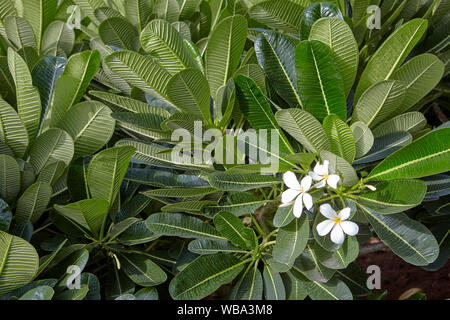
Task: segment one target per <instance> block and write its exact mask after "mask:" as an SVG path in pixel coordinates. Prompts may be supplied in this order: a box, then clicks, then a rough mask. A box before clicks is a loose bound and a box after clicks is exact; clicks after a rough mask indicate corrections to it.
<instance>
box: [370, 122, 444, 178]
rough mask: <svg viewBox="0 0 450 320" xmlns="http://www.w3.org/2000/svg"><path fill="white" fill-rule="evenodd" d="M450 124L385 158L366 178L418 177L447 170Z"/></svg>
mask: <svg viewBox="0 0 450 320" xmlns="http://www.w3.org/2000/svg"><path fill="white" fill-rule="evenodd" d="M449 164H450V128H444V129H440V130H435V131H432V132H430V133H428V134H427V135H425V136H423V137H421V138H419V139H417V140H416V141H414V142H412V143H411V144H409V145H407V146H405V147H403V148H402V149H400V150H398V151H396V152H395V153H393V154H391V155H390V156H388V157H387V158H386V159H384V160H383V161H382V162H381V163H380V164H379V165H378V166H376V167H375V169H373V170H372V172H371V173H370V174H369V176H368V177H367V178H366V180H367V181H368V180H391V179H396V178H421V177H426V176H430V175H433V174H437V173H441V172H446V171H449V170H450V165H449Z"/></svg>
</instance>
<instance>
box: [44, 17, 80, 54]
mask: <svg viewBox="0 0 450 320" xmlns="http://www.w3.org/2000/svg"><path fill="white" fill-rule="evenodd" d="M74 45H75V32H74V30H73V29H70V28H69V27H68V26H67V23H65V22H63V21H53V22H52V23H50V24H49V26H48V27H47V29H46V30H45V32H44V35H43V36H42V46H41V51H42V52H43V54H45V55H47V56H57V55H61V51H62V52H63V55H64V54H65V55H66V56H69V55H70V53H71V52H72V50H73V47H74Z"/></svg>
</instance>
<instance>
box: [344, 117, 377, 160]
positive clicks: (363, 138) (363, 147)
mask: <svg viewBox="0 0 450 320" xmlns="http://www.w3.org/2000/svg"><path fill="white" fill-rule="evenodd" d="M350 129H351V130H352V133H353V138H354V139H355V147H356V154H355V158H356V159H358V158H361V157H362V156H364V155H365V154H366V153H368V152H369V151H370V149H371V148H372V146H373V142H374V137H373V133H372V131H371V130H370V129H369V127H368V126H367V125H366V124H365V123H364V122H362V121H357V122H355V123H353V124H352V125H351V126H350Z"/></svg>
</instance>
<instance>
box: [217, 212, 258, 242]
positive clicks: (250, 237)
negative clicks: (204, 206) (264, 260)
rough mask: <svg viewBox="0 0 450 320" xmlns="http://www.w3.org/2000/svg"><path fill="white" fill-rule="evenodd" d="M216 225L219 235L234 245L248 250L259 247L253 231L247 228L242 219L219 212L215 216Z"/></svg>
mask: <svg viewBox="0 0 450 320" xmlns="http://www.w3.org/2000/svg"><path fill="white" fill-rule="evenodd" d="M214 225H215V226H216V228H217V231H219V233H220V234H221V235H222V236H223V237H225V238H227V239H228V240H230V241H231V242H232V243H233V244H235V245H237V246H239V247H241V248H243V249H247V250H253V249H255V247H256V246H257V240H256V235H255V232H254V231H253V229H251V228H247V227H245V226H244V224H243V223H242V221H241V219H239V218H238V217H236V216H235V215H234V214H232V213H229V212H219V213H218V214H216V215H215V216H214Z"/></svg>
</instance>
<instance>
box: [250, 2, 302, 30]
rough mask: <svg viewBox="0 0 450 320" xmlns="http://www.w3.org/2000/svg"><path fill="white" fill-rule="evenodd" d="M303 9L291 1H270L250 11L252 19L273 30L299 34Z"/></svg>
mask: <svg viewBox="0 0 450 320" xmlns="http://www.w3.org/2000/svg"><path fill="white" fill-rule="evenodd" d="M302 12H303V7H302V6H300V5H298V4H297V3H294V2H293V1H289V0H268V1H263V2H260V3H258V4H257V5H255V6H253V7H252V8H251V9H250V17H251V18H252V19H253V20H256V21H258V22H259V23H262V24H265V25H267V26H268V27H270V28H271V29H279V30H283V31H286V32H291V33H298V28H299V24H300V21H301V18H302Z"/></svg>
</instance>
